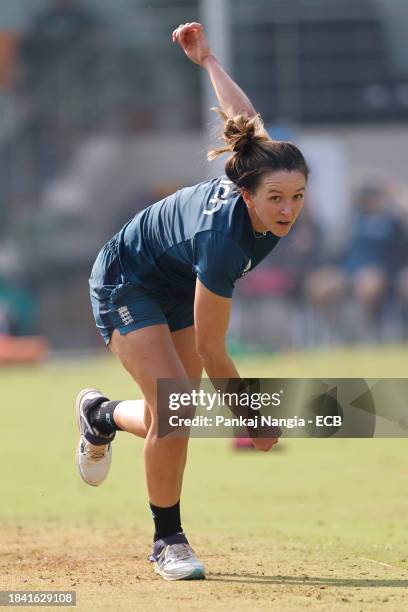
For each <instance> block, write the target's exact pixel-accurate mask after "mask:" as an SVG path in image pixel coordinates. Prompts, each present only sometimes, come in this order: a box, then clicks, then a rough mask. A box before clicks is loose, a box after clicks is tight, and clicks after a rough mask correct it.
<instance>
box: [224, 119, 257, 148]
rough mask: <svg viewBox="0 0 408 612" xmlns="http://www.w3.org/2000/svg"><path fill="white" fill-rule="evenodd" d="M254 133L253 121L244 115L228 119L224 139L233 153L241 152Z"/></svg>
mask: <svg viewBox="0 0 408 612" xmlns="http://www.w3.org/2000/svg"><path fill="white" fill-rule="evenodd" d="M255 134H256V129H255V123H254V121H251V120H249V119H247V117H245V116H244V115H239V116H238V117H236V118H234V119H228V120H227V122H226V124H225V129H224V140H225V142H226V143H227V144H228V145H229V147H230V149H231V151H234V153H239V152H243V151H244V149H246V148H247V147H248V145H249V144H250V143H251V141H252V140H253V139H254V137H255Z"/></svg>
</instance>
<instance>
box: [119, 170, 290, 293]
mask: <svg viewBox="0 0 408 612" xmlns="http://www.w3.org/2000/svg"><path fill="white" fill-rule="evenodd" d="M278 240H279V238H278V237H277V236H274V235H273V234H272V233H270V232H266V233H265V234H261V235H255V232H254V230H253V228H252V225H251V221H250V218H249V215H248V211H247V207H246V205H245V203H244V201H243V199H242V196H241V194H240V193H239V192H238V191H237V190H234V185H233V183H231V181H229V180H228V179H227V178H226V177H225V176H221V177H218V178H216V179H213V180H210V181H206V182H204V183H200V184H198V185H194V186H193V187H186V188H183V189H180V190H179V191H177V192H176V193H173V194H172V195H170V196H168V197H167V198H164V199H163V200H160V201H159V202H156V203H155V204H152V205H151V206H149V207H147V208H145V209H144V210H142V211H140V212H139V213H138V214H137V215H136V216H135V217H134V218H133V219H131V220H130V221H129V222H128V223H127V224H126V225H125V226H124V227H123V228H122V229H121V231H120V232H119V233H118V234H117V235H116V236H115V237H114V241H115V242H116V245H117V249H118V257H119V262H120V267H121V270H122V272H123V277H124V282H131V283H133V284H135V285H137V286H140V287H143V288H144V289H146V290H147V291H148V293H150V294H153V295H155V294H156V295H159V296H161V297H168V298H170V299H171V298H172V297H173V298H176V299H182V300H189V301H193V300H194V291H195V283H196V278H197V277H198V278H199V279H200V281H201V282H202V283H203V284H204V285H205V286H206V287H207V289H209V290H210V291H213V292H214V293H216V294H218V295H221V296H223V297H227V298H229V297H231V295H232V292H233V289H234V284H235V281H236V280H237V279H238V278H239V277H241V276H243V275H244V274H245V273H247V272H248V271H249V270H250V269H252V268H254V267H255V266H256V265H257V264H258V263H259V262H260V261H261V260H262V259H264V257H266V255H268V253H270V251H271V250H272V249H273V248H274V247H275V246H276V244H277V242H278Z"/></svg>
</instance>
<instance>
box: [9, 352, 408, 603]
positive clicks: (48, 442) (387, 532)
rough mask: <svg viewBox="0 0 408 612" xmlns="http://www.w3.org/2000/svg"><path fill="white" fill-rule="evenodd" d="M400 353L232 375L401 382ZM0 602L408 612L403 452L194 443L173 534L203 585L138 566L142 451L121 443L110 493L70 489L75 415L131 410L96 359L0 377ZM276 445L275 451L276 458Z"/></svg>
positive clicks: (123, 388) (121, 387) (116, 379)
mask: <svg viewBox="0 0 408 612" xmlns="http://www.w3.org/2000/svg"><path fill="white" fill-rule="evenodd" d="M407 364H408V348H407V347H388V348H381V349H375V348H367V349H364V350H358V349H355V350H337V351H336V352H323V351H322V352H311V353H302V354H300V353H296V352H294V353H290V354H286V355H281V356H268V355H254V356H252V357H251V358H246V359H240V360H239V361H238V365H239V370H240V372H241V374H242V375H245V376H259V377H262V376H264V377H273V376H277V377H285V376H288V377H292V376H299V377H300V376H301V377H330V376H331V377H347V376H355V377H373V378H376V377H393V378H395V377H406V376H407ZM0 385H1V390H2V400H3V405H2V410H1V415H2V416H1V429H2V433H3V435H2V441H1V445H0V466H1V468H0V470H1V483H2V484H1V495H0V499H1V503H0V520H1V545H0V567H1V570H0V573H1V578H0V581H1V582H0V588H1V589H24V590H28V589H36V590H40V589H42V590H76V592H77V609H78V610H81V611H82V610H84V611H85V610H91V611H93V610H104V611H105V610H108V611H111V610H112V611H116V610H159V609H162V608H163V606H165V607H170V608H171V609H172V610H199V611H202V612H204V611H207V610H229V609H231V608H233V609H234V610H236V611H240V610H248V611H249V610H251V611H253V610H277V611H280V610H293V611H298V610H303V609H306V608H307V609H308V610H312V611H314V610H329V611H331V610H333V611H337V610H341V611H343V610H350V611H351V610H353V611H354V610H363V611H364V612H365V611H366V610H395V611H398V612H400V611H401V610H406V609H408V549H407V545H408V541H407V540H408V539H407V533H408V531H407V529H408V499H407V488H408V487H407V477H406V472H407V469H406V466H407V460H406V458H407V440H404V439H393V440H384V439H374V440H371V439H370V440H321V439H320V440H294V439H291V440H287V441H282V442H281V443H280V445H278V447H277V448H275V449H273V451H272V452H271V453H268V454H262V453H256V452H249V453H248V452H243V453H234V452H233V451H232V450H231V449H230V445H229V443H228V441H224V440H199V439H194V440H192V441H191V444H190V454H189V461H188V467H187V472H186V477H185V485H184V496H183V502H182V510H183V526H184V528H185V530H186V532H187V535H188V536H189V538H190V541H191V543H192V545H193V547H194V548H195V550H196V552H197V554H198V556H199V557H200V559H202V560H203V562H204V563H205V565H206V568H207V572H208V579H207V580H206V581H202V582H177V583H167V582H165V581H162V580H161V579H160V578H158V577H156V576H155V575H154V573H153V571H152V568H151V567H150V565H149V563H148V562H147V560H146V559H147V555H148V553H149V548H150V541H151V535H152V522H151V518H150V516H149V513H148V511H147V502H146V495H145V487H144V478H143V465H142V441H141V440H138V439H136V438H132V437H131V436H129V435H127V434H122V433H119V434H118V439H117V441H115V445H114V460H113V465H112V470H111V474H110V475H109V478H108V480H107V481H106V483H104V485H103V486H102V487H100V488H91V487H88V486H86V485H85V484H84V483H82V481H81V480H80V478H79V476H78V475H77V471H76V465H75V458H74V455H75V447H76V444H77V437H78V435H77V431H76V424H75V419H74V411H73V400H74V398H75V396H76V393H77V391H78V390H79V389H80V388H82V387H84V386H89V385H95V386H99V387H101V388H102V389H103V390H104V391H105V392H106V393H107V394H109V395H110V396H111V397H113V398H118V399H120V398H130V397H135V396H136V395H137V393H138V391H137V389H135V387H134V385H133V383H132V381H131V380H130V378H129V377H128V376H127V375H126V374H125V373H124V372H122V371H121V369H120V368H119V366H118V365H117V363H116V362H115V361H113V360H112V359H111V358H109V357H101V358H100V359H93V360H79V359H77V360H72V361H64V362H62V361H54V362H49V363H48V364H45V365H43V366H40V367H36V368H19V369H3V370H1V371H0ZM279 446H280V448H279Z"/></svg>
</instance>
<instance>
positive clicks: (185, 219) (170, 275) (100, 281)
mask: <svg viewBox="0 0 408 612" xmlns="http://www.w3.org/2000/svg"><path fill="white" fill-rule="evenodd" d="M173 42H178V43H179V44H180V45H181V47H182V48H183V50H184V52H185V53H186V55H187V56H188V58H189V59H190V60H191V61H193V62H194V63H196V64H198V65H199V66H202V67H203V68H204V69H205V70H206V71H207V73H208V76H209V78H210V79H211V83H212V85H213V87H214V90H215V93H216V96H217V98H218V101H219V105H220V107H221V110H220V114H221V116H222V118H223V120H224V133H223V141H224V146H223V147H221V148H219V149H215V150H213V151H210V153H209V159H213V158H215V157H216V156H217V155H219V154H221V153H229V157H228V159H227V161H226V165H225V175H224V176H221V177H218V178H216V179H213V180H210V181H205V182H203V183H200V184H198V185H194V186H193V187H186V188H184V189H180V190H179V191H177V192H176V193H174V194H172V195H170V196H168V197H167V198H165V199H164V200H161V201H160V202H156V203H155V204H153V205H152V206H149V207H148V208H146V209H144V210H142V211H140V212H139V213H138V214H137V215H136V216H135V217H134V218H133V219H132V220H130V221H129V222H128V223H127V224H126V225H125V226H124V227H123V228H122V229H121V231H120V232H119V233H118V234H116V235H115V236H114V237H113V238H112V239H111V240H110V241H109V242H108V243H107V244H106V245H105V246H104V247H103V248H102V250H101V251H100V253H99V255H98V257H97V259H96V261H95V264H94V266H93V269H92V274H91V278H90V288H91V301H92V307H93V312H94V317H95V322H96V325H97V327H98V329H99V331H100V333H101V335H102V336H103V338H104V340H105V342H106V344H107V345H108V347H109V348H110V350H111V351H112V353H113V354H114V355H116V356H117V357H118V359H119V360H120V361H121V363H122V364H123V366H124V367H125V368H126V370H127V371H128V372H129V374H130V375H131V376H132V377H133V379H134V380H135V382H136V383H137V385H138V386H139V388H140V389H141V391H142V393H143V398H144V399H143V400H127V401H120V402H119V401H110V400H109V399H108V398H107V397H105V396H103V395H102V394H101V393H100V392H99V391H98V390H97V389H84V390H83V391H81V392H80V393H79V395H78V398H77V403H76V409H77V418H78V425H79V429H80V434H81V437H80V442H79V446H78V451H77V459H78V466H79V471H80V474H81V477H82V478H83V480H84V481H85V482H87V483H88V484H90V485H93V486H97V485H99V484H101V483H102V482H103V481H104V480H105V478H106V476H107V473H108V471H109V467H110V463H111V458H112V448H111V443H112V441H113V439H114V437H115V434H116V431H118V430H121V431H126V432H128V433H131V434H134V435H136V436H139V437H142V438H144V439H145V444H144V465H145V475H146V483H147V492H148V497H149V503H150V509H151V512H152V515H153V520H154V525H155V532H154V541H153V550H152V555H151V557H150V560H151V561H152V562H153V563H154V566H155V570H156V572H158V573H159V574H160V575H161V576H162V577H163V578H165V579H166V580H179V579H200V578H204V577H205V572H204V567H203V565H202V564H201V563H200V562H199V561H198V559H197V558H196V557H195V554H194V552H193V550H192V548H191V547H190V545H189V542H188V540H187V538H186V536H185V534H184V532H183V529H182V526H181V520H180V495H181V488H182V481H183V472H184V467H185V464H186V459H187V445H188V436H186V437H179V438H173V437H171V436H167V437H159V435H158V414H157V380H158V379H160V378H170V379H199V378H200V377H201V374H202V371H203V369H204V370H205V371H206V373H207V375H208V376H209V377H210V378H224V379H228V378H239V374H238V371H237V369H236V367H235V365H234V363H233V362H232V360H231V358H230V357H229V355H228V352H227V349H226V342H225V337H226V332H227V327H228V321H229V318H230V310H231V297H232V294H233V289H234V284H235V281H236V280H237V279H238V278H239V277H241V276H242V275H243V274H244V273H247V272H248V271H249V270H251V269H252V268H254V267H255V266H256V265H257V264H258V263H259V262H260V261H261V260H262V259H263V258H264V257H265V256H266V255H268V253H270V251H271V250H272V249H273V248H274V247H275V245H276V244H277V242H278V241H279V239H280V238H282V237H284V236H286V235H287V233H288V232H289V231H290V228H291V227H292V225H293V223H294V222H295V221H296V219H297V217H298V215H299V213H300V211H301V209H302V206H303V201H304V194H305V187H306V180H307V176H308V168H307V165H306V162H305V160H304V157H303V155H302V153H301V152H300V151H299V149H298V148H297V147H296V146H295V145H293V144H291V143H289V142H278V141H273V140H271V138H270V137H269V136H268V134H267V133H266V131H265V129H264V127H263V123H262V120H261V119H260V117H259V115H258V114H257V113H256V111H255V109H254V107H253V106H252V104H251V102H250V101H249V99H248V98H247V96H246V95H245V94H244V93H243V91H242V90H241V89H240V88H239V87H238V86H237V85H236V83H234V81H233V80H232V79H231V78H230V77H229V76H228V74H226V72H225V71H224V70H223V68H222V66H221V65H220V64H219V62H218V61H217V59H216V57H215V56H214V55H213V53H212V52H211V49H210V48H209V46H208V44H207V41H206V38H205V34H204V30H203V27H202V25H201V24H199V23H186V24H183V25H180V26H179V27H178V28H177V29H176V30H175V31H174V32H173ZM252 442H253V444H254V446H255V447H256V448H257V449H258V450H262V451H267V450H269V449H270V448H271V447H272V446H273V444H275V443H276V442H277V438H261V437H258V438H257V437H253V439H252Z"/></svg>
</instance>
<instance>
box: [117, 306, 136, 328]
mask: <svg viewBox="0 0 408 612" xmlns="http://www.w3.org/2000/svg"><path fill="white" fill-rule="evenodd" d="M118 314H119V316H120V318H121V319H122V323H123V324H124V325H130V324H131V323H133V322H134V319H133V317H132V315H131V314H130V312H129V309H128V307H127V306H121V307H120V308H118Z"/></svg>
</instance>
